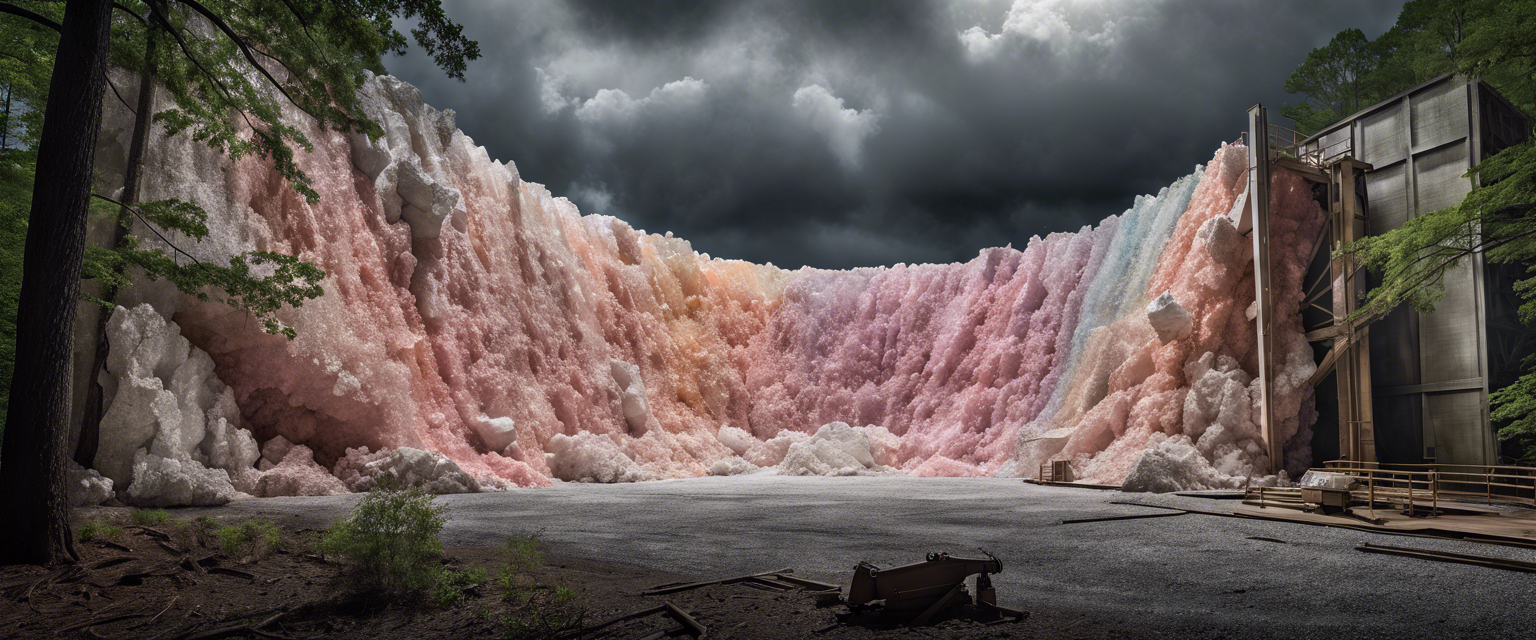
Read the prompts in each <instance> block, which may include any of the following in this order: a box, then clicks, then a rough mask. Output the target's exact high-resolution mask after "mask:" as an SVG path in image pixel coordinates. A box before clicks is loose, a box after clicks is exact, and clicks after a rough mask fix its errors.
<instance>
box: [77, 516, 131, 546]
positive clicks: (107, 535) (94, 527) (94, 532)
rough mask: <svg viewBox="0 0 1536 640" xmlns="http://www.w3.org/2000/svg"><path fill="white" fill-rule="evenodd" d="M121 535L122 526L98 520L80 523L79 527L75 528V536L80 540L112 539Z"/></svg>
mask: <svg viewBox="0 0 1536 640" xmlns="http://www.w3.org/2000/svg"><path fill="white" fill-rule="evenodd" d="M121 535H123V528H122V527H119V526H117V525H114V524H111V523H108V522H102V521H100V520H91V521H90V522H87V523H85V524H83V525H80V528H79V529H76V530H75V537H77V538H79V539H80V541H81V542H90V541H92V540H112V539H115V538H117V537H118V536H121Z"/></svg>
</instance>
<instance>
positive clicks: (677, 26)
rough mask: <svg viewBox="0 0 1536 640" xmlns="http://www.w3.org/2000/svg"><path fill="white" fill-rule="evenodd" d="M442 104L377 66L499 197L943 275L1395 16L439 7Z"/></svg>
mask: <svg viewBox="0 0 1536 640" xmlns="http://www.w3.org/2000/svg"><path fill="white" fill-rule="evenodd" d="M444 4H445V5H447V9H448V12H449V14H450V15H451V16H453V18H454V19H456V20H457V21H459V22H460V23H462V24H464V25H465V30H466V33H468V34H469V35H470V36H471V37H473V38H475V39H477V40H479V41H480V44H481V50H482V52H483V53H484V57H483V58H482V59H480V60H478V61H476V62H474V63H472V64H471V65H470V67H469V71H468V74H467V77H468V82H467V83H462V84H461V83H457V82H453V81H451V80H448V79H446V78H444V77H442V75H441V74H440V73H438V72H436V70H435V69H433V68H432V66H431V64H430V62H429V61H428V60H426V59H425V58H423V57H422V56H420V55H419V54H414V53H413V54H411V55H409V56H407V57H405V58H397V59H393V60H390V61H388V63H389V67H390V70H391V72H393V73H395V74H396V75H399V76H400V77H402V78H404V79H405V80H407V81H410V82H412V83H413V84H416V85H417V86H418V87H420V88H421V90H422V94H423V95H424V96H425V97H426V99H427V101H428V102H429V103H431V104H433V105H435V106H437V107H439V108H451V109H454V110H456V111H457V112H458V122H459V126H460V127H461V128H462V129H464V131H465V132H466V133H467V134H469V135H470V136H471V137H473V138H474V139H475V140H476V141H477V142H478V143H479V144H483V145H485V146H486V147H487V148H488V149H489V151H490V153H491V156H492V157H496V158H500V159H503V160H511V161H514V162H516V163H517V166H518V168H519V170H520V171H521V173H522V175H523V177H524V178H525V179H528V180H532V181H535V182H542V183H544V184H546V185H548V186H549V188H550V190H551V191H552V192H554V193H555V194H556V195H565V196H568V197H570V198H571V199H572V200H574V201H575V202H576V203H577V204H578V205H579V206H580V207H581V209H582V211H584V212H587V213H607V214H612V215H617V216H619V217H621V218H624V219H626V220H628V221H629V222H631V223H632V224H634V225H635V226H637V227H640V228H643V229H646V230H648V231H651V232H658V233H659V232H664V231H672V232H674V233H675V234H676V235H678V236H681V237H683V238H687V239H689V240H691V241H692V242H693V245H694V248H695V249H697V250H699V251H704V252H708V253H711V254H713V255H716V256H720V257H731V258H744V259H748V260H753V261H758V262H768V261H771V262H774V263H776V264H779V265H780V266H785V267H798V266H800V265H802V264H805V265H811V266H817V267H833V268H842V267H851V266H865V265H879V264H891V263H895V262H927V261H949V260H966V259H969V258H970V257H972V256H974V255H975V253H976V251H977V250H979V249H981V248H984V247H988V246H995V245H1001V244H1007V243H1010V242H1011V243H1014V244H1015V245H1016V246H1021V247H1022V246H1023V245H1024V244H1025V243H1027V242H1028V240H1029V238H1030V237H1031V236H1034V235H1045V234H1047V233H1051V232H1056V231H1075V230H1077V229H1078V228H1080V227H1081V226H1083V225H1085V224H1092V223H1094V222H1097V221H1098V220H1100V219H1102V218H1104V217H1105V216H1109V215H1114V214H1118V213H1120V212H1122V211H1124V210H1125V209H1126V208H1127V207H1129V206H1130V205H1131V203H1132V200H1133V199H1134V197H1135V196H1136V195H1139V194H1144V193H1155V192H1156V191H1157V190H1158V189H1160V188H1162V187H1163V186H1166V185H1167V184H1169V183H1170V182H1172V181H1173V180H1175V179H1176V178H1178V177H1179V176H1181V175H1184V174H1187V173H1189V172H1190V171H1191V170H1192V169H1193V168H1194V166H1195V165H1196V164H1198V163H1201V162H1205V161H1206V160H1208V159H1209V158H1210V155H1211V153H1212V152H1213V151H1214V150H1215V149H1216V147H1217V146H1219V145H1220V144H1221V142H1223V141H1230V140H1233V139H1235V138H1236V137H1237V135H1238V133H1239V131H1240V130H1241V129H1242V128H1244V127H1245V126H1246V115H1245V111H1246V109H1247V108H1248V107H1249V106H1250V105H1252V104H1253V103H1255V102H1261V101H1262V102H1264V103H1266V104H1270V105H1273V106H1279V104H1280V103H1282V102H1285V101H1294V100H1296V99H1297V98H1296V97H1295V96H1289V95H1286V94H1285V93H1284V92H1283V91H1281V89H1280V88H1279V87H1280V84H1281V82H1282V81H1283V80H1284V78H1285V76H1286V75H1287V74H1288V73H1289V72H1290V70H1291V69H1292V68H1294V67H1295V66H1296V64H1298V63H1299V62H1300V61H1301V60H1302V59H1303V58H1305V56H1306V54H1307V52H1308V51H1309V50H1310V49H1311V48H1312V47H1315V46H1318V45H1321V44H1323V43H1325V42H1327V40H1328V39H1329V38H1331V37H1332V36H1333V34H1334V33H1336V32H1338V31H1339V30H1342V29H1345V28H1349V27H1359V28H1362V29H1364V30H1365V31H1366V32H1367V34H1369V35H1372V36H1374V35H1376V34H1378V33H1380V32H1381V31H1383V30H1385V29H1386V28H1387V27H1389V26H1390V25H1391V23H1392V22H1393V20H1394V19H1395V16H1396V14H1397V11H1398V9H1399V6H1400V4H1401V3H1400V2H1382V3H1353V2H1350V3H1341V2H1298V3H1272V2H1271V3H1259V2H1244V3H1238V2H1210V1H1203V0H1168V1H1151V0H1043V1H1041V2H1028V1H1021V2H1010V1H1009V0H944V1H939V0H932V1H926V2H917V1H910V2H909V1H902V2H893V1H890V0H863V1H844V2H823V1H819V0H814V1H813V0H804V1H769V0H763V1H744V0H734V1H722V2H709V3H683V2H665V1H661V0H653V1H631V2H607V1H602V0H581V1H577V0H572V1H569V2H563V3H561V2H520V1H516V2H514V1H508V2H455V1H452V0H450V1H448V2H445V3H444Z"/></svg>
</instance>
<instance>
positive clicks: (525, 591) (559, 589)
mask: <svg viewBox="0 0 1536 640" xmlns="http://www.w3.org/2000/svg"><path fill="white" fill-rule="evenodd" d="M502 549H503V553H504V554H505V560H504V562H503V563H502V566H501V573H500V575H499V576H497V582H498V586H499V587H500V589H501V593H502V596H503V598H504V599H505V600H506V602H507V604H509V605H511V612H510V613H509V614H508V615H507V617H506V618H505V624H506V637H507V638H509V639H510V640H522V639H524V638H548V637H551V636H555V635H559V634H561V633H565V632H567V631H572V630H575V629H579V628H581V625H582V623H583V622H584V621H585V620H586V617H587V610H586V608H585V607H582V606H581V604H580V603H579V602H577V600H576V591H575V590H573V589H571V588H569V587H564V586H554V587H551V586H548V585H543V584H539V583H538V581H537V580H536V578H535V577H534V575H533V572H534V571H536V570H537V569H539V568H540V567H542V566H544V552H543V551H542V550H540V549H539V538H538V536H537V535H536V534H531V533H520V534H516V535H513V536H511V537H509V538H507V543H506V546H504V547H503V548H502Z"/></svg>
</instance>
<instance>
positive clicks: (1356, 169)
mask: <svg viewBox="0 0 1536 640" xmlns="http://www.w3.org/2000/svg"><path fill="white" fill-rule="evenodd" d="M1370 169H1371V165H1368V164H1366V163H1364V162H1360V161H1358V160H1355V159H1353V158H1346V159H1344V160H1340V161H1339V162H1337V163H1334V164H1333V165H1332V166H1330V167H1329V169H1328V172H1329V177H1330V180H1329V185H1328V192H1329V193H1328V204H1329V206H1328V213H1329V218H1330V225H1331V227H1332V229H1331V231H1332V234H1333V239H1334V243H1335V244H1334V247H1333V248H1334V249H1335V250H1337V249H1338V248H1339V247H1340V246H1343V245H1345V244H1349V243H1351V242H1354V241H1355V240H1357V239H1359V238H1362V237H1364V236H1365V235H1366V226H1365V225H1366V212H1365V211H1364V210H1363V208H1362V207H1361V206H1360V199H1359V198H1358V197H1357V195H1356V194H1357V192H1358V188H1359V185H1358V184H1357V182H1358V180H1359V179H1360V178H1361V177H1363V175H1364V173H1365V172H1366V171H1369V170H1370ZM1329 270H1330V272H1331V275H1332V276H1333V323H1334V326H1335V327H1336V328H1338V329H1339V330H1340V337H1338V338H1336V339H1335V340H1336V341H1337V342H1338V343H1339V344H1341V345H1342V347H1343V349H1342V351H1341V352H1340V353H1339V356H1338V361H1337V363H1336V366H1337V375H1336V376H1334V379H1335V380H1336V381H1337V383H1338V390H1339V455H1340V456H1341V457H1343V458H1344V459H1345V460H1353V461H1356V462H1375V461H1376V434H1375V422H1374V411H1373V409H1372V406H1371V402H1372V398H1371V346H1370V339H1371V337H1370V334H1369V333H1368V332H1367V331H1366V330H1365V329H1364V328H1357V327H1355V325H1354V323H1352V322H1349V321H1348V320H1346V318H1348V317H1349V315H1350V314H1352V313H1354V312H1355V309H1356V308H1357V307H1358V305H1359V303H1360V295H1361V294H1363V293H1364V292H1365V287H1364V283H1363V282H1361V281H1360V277H1361V276H1362V273H1363V272H1362V271H1361V269H1360V267H1359V266H1358V265H1356V264H1355V257H1354V255H1353V254H1346V255H1342V256H1339V257H1337V258H1335V259H1334V260H1333V261H1332V263H1331V264H1330V265H1329Z"/></svg>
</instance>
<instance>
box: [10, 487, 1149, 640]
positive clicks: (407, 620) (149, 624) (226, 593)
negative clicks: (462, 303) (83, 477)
mask: <svg viewBox="0 0 1536 640" xmlns="http://www.w3.org/2000/svg"><path fill="white" fill-rule="evenodd" d="M113 511H115V512H116V513H114V514H112V515H109V516H108V517H107V518H105V520H100V519H99V520H97V522H98V523H101V522H110V523H113V524H115V525H116V526H117V527H119V529H120V531H115V532H114V531H109V532H108V534H107V537H106V538H104V539H98V540H93V541H90V542H81V543H78V545H77V550H78V551H79V553H80V555H81V562H80V563H79V564H77V565H71V566H66V567H61V568H57V569H51V570H50V569H45V568H42V567H33V566H6V567H0V638H71V637H88V638H157V639H159V638H163V639H167V640H171V639H178V640H188V639H198V640H208V639H210V638H321V637H324V638H369V639H373V640H388V639H394V638H401V639H407V638H408V639H412V640H419V639H422V638H494V637H508V629H509V623H508V619H509V616H513V615H516V614H517V612H518V611H526V609H519V608H517V606H516V605H515V604H513V603H511V602H510V601H509V600H508V599H507V598H506V597H505V596H504V595H503V594H502V592H501V591H500V589H498V588H497V586H496V582H495V578H494V576H496V575H498V571H499V569H500V567H501V566H502V564H503V562H504V559H503V552H502V550H501V549H500V548H496V547H451V548H447V549H445V552H444V563H445V565H447V567H448V568H450V569H453V570H456V571H463V570H468V569H470V568H472V567H481V568H483V569H484V570H485V572H486V575H488V576H490V577H491V578H490V579H489V580H488V581H487V582H486V583H484V584H480V585H476V586H471V587H469V588H467V589H465V591H464V595H463V597H462V598H461V599H460V600H459V601H458V602H456V603H454V604H451V605H439V604H432V603H428V602H420V603H416V604H399V603H393V604H390V603H384V602H380V601H379V600H378V599H368V598H362V597H358V596H357V595H355V594H354V592H353V591H352V590H351V589H350V588H349V585H348V584H347V574H346V572H345V570H344V569H345V568H344V567H343V566H342V565H339V564H336V563H332V562H327V561H326V560H324V559H322V558H321V557H320V556H319V555H316V554H315V544H316V541H317V540H318V538H319V536H318V532H316V531H312V530H294V529H286V530H281V542H280V543H279V544H276V545H273V546H272V547H271V548H266V547H265V546H262V545H256V546H248V547H243V548H241V549H240V550H238V551H234V552H232V553H231V552H226V551H225V550H223V548H222V547H221V545H220V544H219V542H218V539H217V536H216V535H215V534H214V531H215V529H216V528H217V527H218V526H220V525H224V524H232V523H233V522H229V523H225V522H218V521H216V520H203V521H200V522H198V521H192V520H188V519H180V520H171V521H166V522H161V523H156V524H154V525H153V526H147V525H146V526H139V525H134V524H132V522H131V520H130V518H129V515H130V512H129V510H127V509H122V510H120V511H119V510H113ZM82 524H83V523H77V524H76V527H77V530H78V528H79V527H80V526H81V525H82ZM533 574H534V575H533V579H534V580H536V581H537V583H538V584H541V585H546V586H548V587H551V588H552V587H568V588H569V589H571V590H572V591H573V592H574V605H575V606H576V607H579V608H580V609H583V610H584V611H585V615H584V617H583V626H584V627H586V628H591V627H593V626H596V625H598V624H601V623H603V622H606V621H610V620H613V619H615V618H619V617H621V616H624V615H626V614H631V613H634V612H638V611H643V610H646V609H651V608H653V607H657V606H661V605H663V604H664V603H670V604H672V605H673V606H675V607H677V608H678V609H680V610H682V611H684V612H686V613H687V614H688V615H689V616H691V617H692V618H693V619H694V620H696V621H698V622H699V623H701V624H703V625H704V626H706V627H707V628H708V637H710V638H828V639H844V638H847V639H856V638H976V639H980V638H1062V637H1070V638H1101V637H1103V638H1107V637H1112V636H1113V637H1123V634H1111V633H1109V632H1108V631H1107V630H1105V629H1102V628H1099V627H1098V625H1095V624H1094V623H1093V621H1092V620H1089V619H1087V618H1083V617H1081V616H1074V615H1071V614H1058V613H1052V612H1046V611H1031V612H1030V613H1031V616H1030V617H1029V618H1028V619H1026V620H1024V621H1022V622H1017V623H1011V622H1002V623H994V624H991V625H987V624H984V623H982V622H978V621H975V620H971V619H962V618H955V617H951V618H950V619H947V620H941V621H939V622H938V623H936V624H932V625H929V626H927V627H923V628H909V627H905V626H901V625H899V624H895V623H892V622H888V621H882V620H881V619H879V618H878V617H875V616H871V615H869V614H868V613H865V614H854V613H852V612H850V611H849V610H848V608H847V607H846V606H843V605H840V604H839V605H833V606H829V607H818V606H817V605H816V603H815V602H814V599H813V598H812V597H811V596H809V595H807V594H806V592H804V591H789V592H776V591H769V590H763V589H759V588H755V587H752V586H748V585H744V584H722V585H713V586H706V587H702V588H697V589H691V590H686V591H681V592H676V593H670V594H666V595H659V596H642V595H640V592H641V591H643V590H645V589H646V588H648V587H652V586H655V585H658V584H664V583H672V582H687V581H695V580H708V579H712V578H721V577H725V576H690V575H677V574H671V573H667V572H664V571H657V570H654V569H649V568H645V567H640V566H634V565H625V564H616V563H612V562H598V561H592V560H586V559H582V558H577V557H567V556H559V555H548V554H546V555H545V557H544V560H543V563H542V566H540V567H539V568H538V569H536V570H534V571H533ZM657 634H662V635H657ZM534 635H538V634H534ZM666 636H672V637H690V636H691V634H687V633H684V632H683V629H682V625H681V624H680V623H679V622H677V621H675V620H673V619H672V618H669V617H667V616H665V615H662V614H653V615H648V616H644V617H639V618H635V619H631V620H626V621H623V622H620V623H617V624H612V625H610V626H607V627H605V628H603V629H600V630H596V631H592V632H588V633H583V634H579V635H578V634H575V633H566V634H562V635H560V636H558V637H562V638H578V637H579V638H593V639H598V638H613V639H618V638H645V637H666ZM522 637H531V636H529V635H524V636H522Z"/></svg>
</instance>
